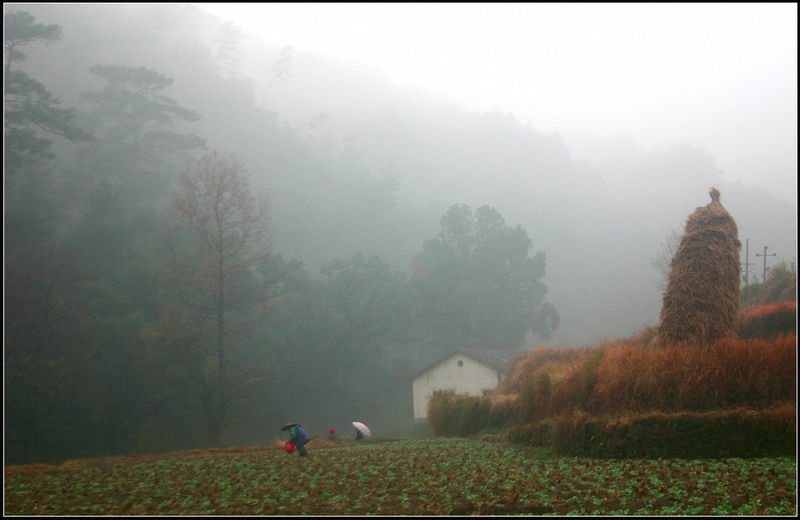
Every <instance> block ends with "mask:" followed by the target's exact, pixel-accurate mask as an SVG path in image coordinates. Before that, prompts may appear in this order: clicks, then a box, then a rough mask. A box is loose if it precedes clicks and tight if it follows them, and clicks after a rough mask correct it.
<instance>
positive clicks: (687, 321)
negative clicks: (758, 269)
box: [658, 188, 741, 346]
mask: <svg viewBox="0 0 800 520" xmlns="http://www.w3.org/2000/svg"><path fill="white" fill-rule="evenodd" d="M709 195H711V202H710V203H709V204H708V205H707V206H704V207H699V208H697V209H696V210H695V211H694V213H692V214H691V215H690V216H689V219H688V221H687V222H686V227H685V228H684V232H683V237H681V243H680V245H679V246H678V249H677V250H676V251H675V256H674V257H673V258H672V266H671V270H670V273H669V280H668V282H667V289H666V291H665V292H664V297H663V304H662V307H661V324H660V325H659V330H658V336H659V345H660V346H667V345H673V344H678V343H690V344H696V345H709V344H711V343H713V342H714V341H716V340H718V339H720V338H724V337H731V336H734V335H735V334H736V318H737V313H738V312H739V299H740V293H739V291H740V289H739V277H740V274H741V265H740V264H739V250H740V248H741V242H739V238H738V229H737V227H736V222H734V220H733V218H732V217H731V216H730V215H729V214H728V212H727V211H726V210H725V208H724V207H722V204H720V202H719V191H718V190H717V189H716V188H711V191H710V192H709Z"/></svg>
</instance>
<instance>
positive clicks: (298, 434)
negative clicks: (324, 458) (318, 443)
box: [281, 422, 311, 457]
mask: <svg viewBox="0 0 800 520" xmlns="http://www.w3.org/2000/svg"><path fill="white" fill-rule="evenodd" d="M281 431H284V432H285V431H288V432H289V443H288V444H287V446H286V451H288V452H289V453H291V452H292V451H294V449H290V448H292V447H293V448H295V449H297V452H298V453H299V454H300V456H301V457H305V456H307V455H308V452H307V451H306V443H307V442H308V441H310V440H311V436H310V435H308V433H307V432H306V431H305V430H304V429H303V428H302V427H301V426H300V425H299V424H297V423H293V422H288V423H286V425H285V426H283V427H282V428H281ZM290 445H291V446H290Z"/></svg>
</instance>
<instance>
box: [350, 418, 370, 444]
mask: <svg viewBox="0 0 800 520" xmlns="http://www.w3.org/2000/svg"><path fill="white" fill-rule="evenodd" d="M353 426H354V427H355V429H356V440H357V441H363V440H364V436H365V435H366V436H367V437H369V436H371V435H372V432H371V431H369V428H368V427H367V425H366V424H364V423H360V422H357V421H354V422H353Z"/></svg>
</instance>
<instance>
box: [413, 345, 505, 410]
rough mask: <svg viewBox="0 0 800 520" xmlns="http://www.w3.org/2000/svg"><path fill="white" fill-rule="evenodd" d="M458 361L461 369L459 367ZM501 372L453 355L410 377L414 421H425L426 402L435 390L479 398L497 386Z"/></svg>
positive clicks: (466, 357)
mask: <svg viewBox="0 0 800 520" xmlns="http://www.w3.org/2000/svg"><path fill="white" fill-rule="evenodd" d="M459 361H460V362H461V366H459ZM501 378H502V373H500V372H498V371H497V370H495V369H493V368H491V367H488V366H486V365H484V364H483V363H480V362H478V361H475V360H474V359H472V358H471V357H468V356H465V355H463V354H455V355H453V356H451V357H449V358H447V359H446V360H444V361H442V362H440V363H438V364H436V365H434V366H433V367H431V368H430V369H429V370H428V371H427V372H424V373H422V374H420V375H418V376H417V377H416V378H414V381H413V383H412V390H413V397H414V422H415V423H420V422H426V421H427V420H428V401H429V400H430V398H431V396H432V395H433V392H434V391H436V390H453V391H454V392H455V393H457V394H466V395H475V396H479V395H483V391H484V390H490V389H492V388H494V387H495V386H497V384H498V383H500V380H501Z"/></svg>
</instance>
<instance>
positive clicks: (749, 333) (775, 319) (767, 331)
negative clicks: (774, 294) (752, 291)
mask: <svg viewBox="0 0 800 520" xmlns="http://www.w3.org/2000/svg"><path fill="white" fill-rule="evenodd" d="M789 333H791V334H796V333H797V302H794V301H783V302H777V303H771V304H769V305H758V306H755V307H749V308H748V309H747V310H746V311H745V312H744V315H743V316H742V321H741V324H740V326H739V336H740V337H742V338H745V339H749V338H764V339H772V338H776V337H778V336H779V335H781V334H789Z"/></svg>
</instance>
